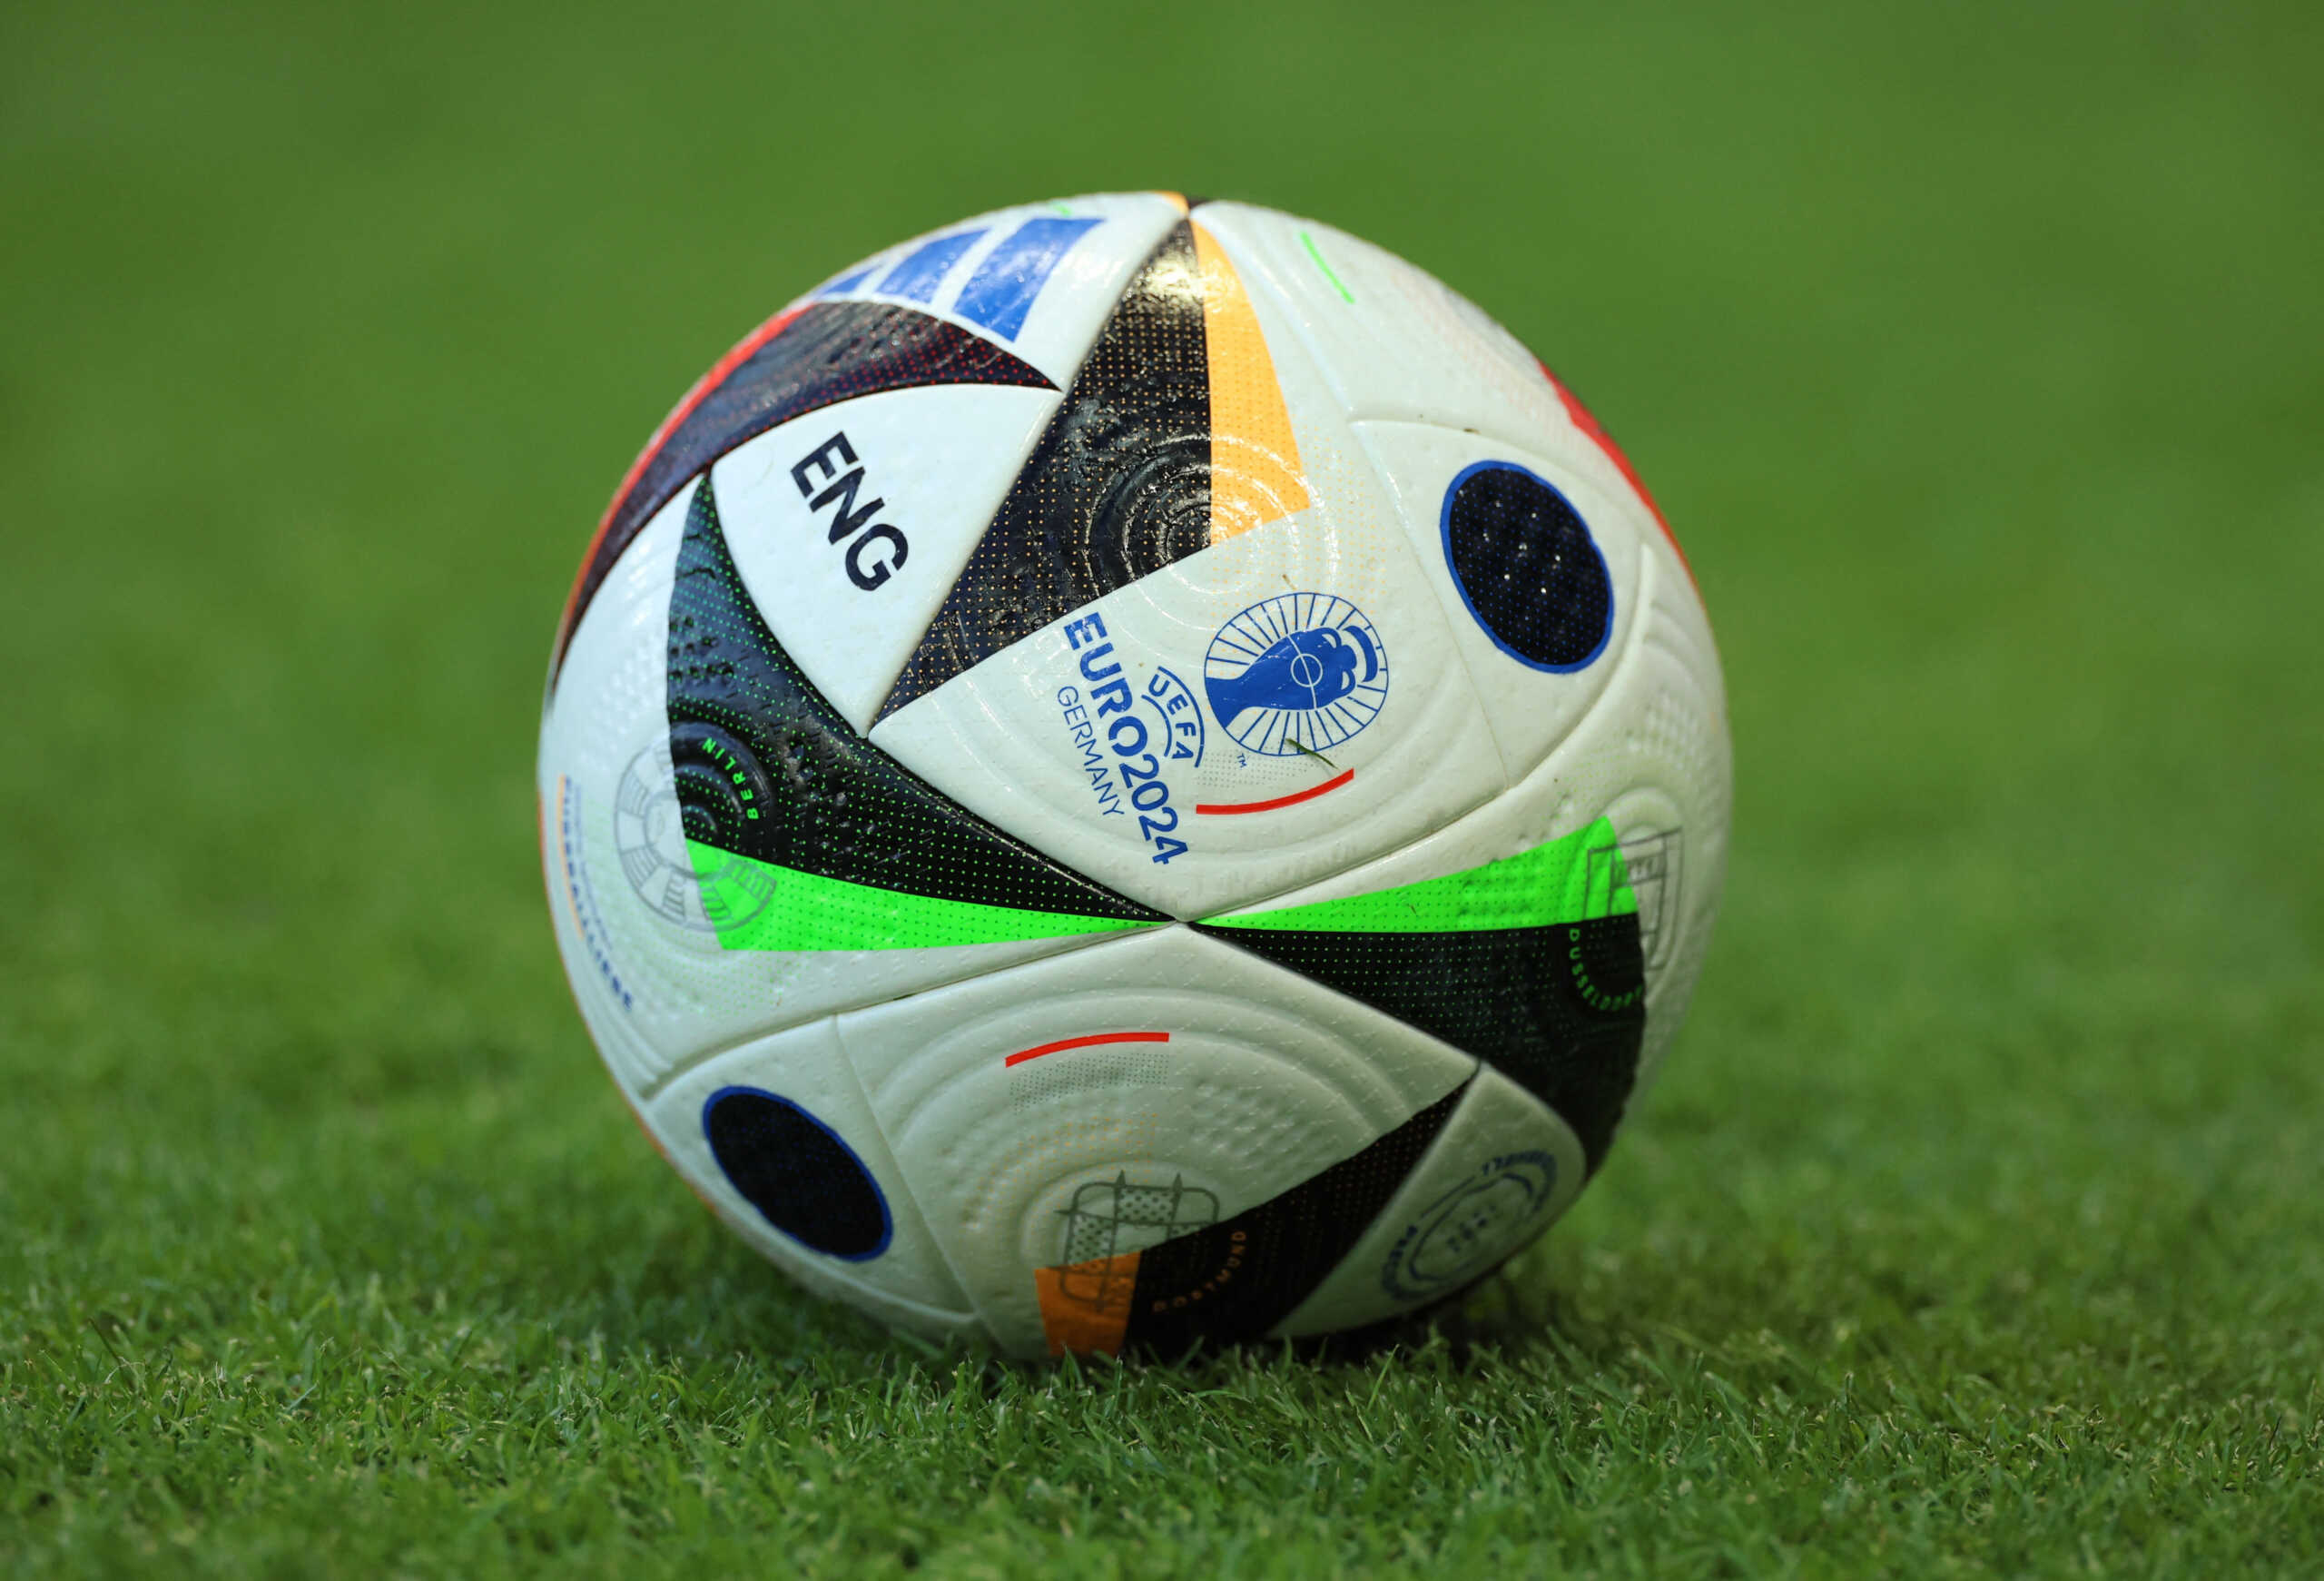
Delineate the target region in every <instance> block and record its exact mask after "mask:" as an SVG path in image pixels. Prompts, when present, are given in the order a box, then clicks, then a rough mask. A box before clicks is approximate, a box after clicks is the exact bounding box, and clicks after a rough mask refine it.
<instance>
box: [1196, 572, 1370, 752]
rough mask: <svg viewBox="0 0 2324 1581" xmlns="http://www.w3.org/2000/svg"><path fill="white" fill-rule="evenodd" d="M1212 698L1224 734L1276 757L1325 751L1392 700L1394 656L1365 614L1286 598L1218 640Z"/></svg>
mask: <svg viewBox="0 0 2324 1581" xmlns="http://www.w3.org/2000/svg"><path fill="white" fill-rule="evenodd" d="M1202 685H1203V691H1204V693H1205V694H1206V696H1207V697H1209V698H1210V711H1211V713H1212V714H1214V715H1215V716H1217V719H1218V724H1219V727H1220V728H1221V729H1223V730H1225V731H1226V733H1227V734H1228V735H1229V736H1233V737H1234V738H1235V739H1236V741H1238V742H1240V743H1241V744H1242V745H1243V746H1245V747H1246V748H1247V749H1248V750H1250V751H1252V752H1256V753H1259V754H1261V755H1262V756H1267V757H1290V756H1294V755H1295V754H1300V753H1307V752H1321V751H1323V750H1324V749H1325V748H1327V747H1331V746H1337V745H1338V744H1339V743H1341V742H1343V741H1345V740H1346V739H1347V738H1348V737H1349V736H1353V735H1354V734H1355V733H1356V732H1357V731H1359V730H1361V729H1363V728H1364V726H1366V725H1369V724H1371V723H1372V721H1373V718H1374V716H1376V715H1377V714H1378V713H1379V712H1380V708H1381V705H1383V704H1384V703H1385V702H1386V701H1387V700H1388V649H1387V647H1386V646H1385V645H1384V643H1382V642H1381V640H1380V634H1379V632H1377V631H1375V630H1374V629H1373V626H1372V622H1371V621H1369V620H1367V619H1365V618H1364V611H1362V610H1361V609H1358V608H1356V607H1355V606H1354V605H1353V604H1351V603H1349V602H1348V601H1347V600H1346V599H1344V598H1339V597H1337V596H1336V595H1334V594H1331V593H1278V594H1277V595H1275V597H1274V598H1268V599H1265V600H1263V601H1261V602H1259V603H1256V604H1254V605H1252V606H1251V607H1250V608H1248V609H1246V610H1244V611H1243V612H1242V613H1241V614H1240V615H1237V616H1236V617H1235V618H1233V619H1232V620H1229V621H1228V622H1227V623H1226V625H1224V626H1222V627H1219V628H1218V635H1217V636H1216V637H1212V638H1211V639H1210V651H1209V653H1207V654H1206V655H1205V656H1204V658H1203V663H1202Z"/></svg>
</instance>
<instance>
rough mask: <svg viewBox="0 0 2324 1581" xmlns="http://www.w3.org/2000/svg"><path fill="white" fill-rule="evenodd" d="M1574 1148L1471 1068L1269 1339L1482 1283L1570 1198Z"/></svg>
mask: <svg viewBox="0 0 2324 1581" xmlns="http://www.w3.org/2000/svg"><path fill="white" fill-rule="evenodd" d="M1585 1173H1586V1171H1585V1169H1584V1166H1583V1162H1582V1150H1581V1142H1580V1141H1579V1140H1577V1139H1576V1137H1575V1136H1574V1134H1573V1132H1572V1131H1571V1129H1569V1128H1568V1127H1567V1126H1566V1124H1565V1123H1564V1122H1562V1121H1561V1120H1559V1119H1558V1117H1557V1116H1556V1115H1555V1114H1553V1113H1551V1112H1550V1111H1549V1110H1548V1109H1546V1108H1544V1107H1543V1106H1542V1105H1541V1102H1540V1101H1539V1100H1537V1099H1535V1098H1534V1097H1532V1095H1531V1094H1530V1093H1528V1092H1525V1091H1524V1090H1522V1089H1521V1088H1520V1087H1519V1086H1518V1085H1517V1084H1516V1083H1515V1082H1511V1081H1509V1080H1508V1079H1507V1078H1505V1077H1503V1076H1501V1075H1499V1074H1497V1073H1496V1072H1493V1071H1492V1070H1491V1069H1490V1068H1488V1069H1485V1070H1482V1071H1480V1072H1477V1076H1476V1079H1475V1080H1474V1081H1473V1082H1471V1083H1470V1084H1469V1085H1468V1087H1467V1088H1466V1089H1464V1090H1463V1092H1462V1094H1461V1102H1460V1105H1459V1107H1458V1108H1456V1109H1455V1110H1454V1111H1453V1112H1452V1115H1451V1117H1450V1118H1449V1119H1448V1120H1447V1121H1446V1122H1445V1123H1444V1127H1443V1130H1442V1131H1440V1132H1439V1133H1438V1134H1437V1136H1436V1138H1435V1140H1434V1141H1433V1143H1432V1144H1431V1145H1430V1147H1429V1149H1428V1151H1427V1153H1426V1154H1425V1156H1423V1158H1422V1159H1421V1161H1419V1163H1418V1164H1416V1165H1415V1166H1414V1167H1413V1169H1412V1171H1410V1172H1409V1173H1408V1174H1407V1175H1406V1176H1405V1178H1404V1179H1403V1182H1402V1183H1401V1185H1400V1186H1399V1188H1398V1190H1397V1191H1396V1192H1395V1195H1394V1196H1393V1199H1391V1200H1390V1201H1388V1202H1387V1203H1386V1204H1385V1205H1384V1207H1383V1208H1382V1209H1381V1210H1380V1212H1379V1213H1378V1214H1377V1215H1375V1216H1374V1218H1373V1220H1371V1223H1370V1224H1369V1226H1368V1227H1367V1228H1366V1229H1365V1230H1364V1234H1363V1236H1362V1237H1361V1238H1360V1239H1359V1240H1357V1241H1356V1242H1355V1243H1354V1246H1353V1247H1351V1248H1350V1249H1349V1250H1348V1252H1347V1254H1346V1255H1345V1256H1344V1258H1343V1259H1342V1260H1340V1262H1339V1263H1338V1265H1337V1266H1336V1267H1335V1268H1334V1270H1332V1272H1331V1274H1330V1275H1329V1277H1327V1278H1326V1279H1324V1280H1323V1281H1322V1282H1321V1283H1320V1284H1318V1285H1317V1286H1316V1287H1315V1292H1314V1293H1313V1294H1312V1295H1310V1296H1309V1297H1308V1298H1307V1299H1305V1300H1304V1301H1302V1302H1301V1303H1300V1304H1299V1307H1298V1308H1297V1309H1296V1310H1295V1311H1293V1312H1292V1313H1291V1314H1290V1315H1289V1316H1288V1317H1286V1318H1285V1319H1284V1320H1283V1321H1282V1322H1281V1323H1280V1324H1278V1325H1277V1326H1276V1328H1275V1333H1276V1334H1278V1335H1286V1336H1298V1335H1304V1334H1326V1333H1330V1332H1332V1331H1334V1330H1335V1329H1354V1328H1360V1327H1362V1326H1363V1325H1364V1324H1367V1323H1377V1322H1381V1321H1384V1320H1385V1319H1389V1318H1393V1317H1395V1316H1397V1315H1399V1314H1400V1313H1403V1312H1409V1311H1412V1310H1414V1309H1417V1308H1420V1307H1424V1306H1426V1305H1428V1304H1429V1303H1430V1302H1432V1301H1438V1300H1442V1299H1444V1298H1445V1297H1447V1296H1450V1295H1452V1294H1454V1293H1456V1292H1457V1291H1459V1290H1461V1289H1462V1288H1463V1287H1464V1286H1466V1285H1468V1284H1470V1283H1472V1282H1473V1281H1474V1280H1478V1279H1481V1278H1482V1277H1483V1276H1484V1275H1485V1274H1487V1273H1489V1272H1491V1271H1492V1270H1493V1269H1495V1268H1497V1267H1499V1266H1500V1265H1501V1264H1502V1262H1504V1261H1506V1260H1508V1259H1509V1258H1510V1257H1511V1256H1512V1255H1513V1254H1515V1253H1516V1252H1517V1251H1518V1250H1521V1249H1522V1248H1523V1247H1524V1246H1525V1245H1526V1244H1527V1243H1528V1242H1530V1241H1531V1240H1533V1239H1535V1238H1536V1237H1537V1236H1539V1235H1540V1234H1541V1231H1543V1230H1547V1229H1548V1228H1549V1227H1550V1225H1551V1224H1552V1223H1553V1222H1555V1221H1556V1220H1557V1219H1558V1217H1559V1215H1561V1214H1562V1213H1563V1212H1564V1211H1565V1210H1566V1209H1567V1208H1568V1207H1570V1206H1571V1205H1572V1202H1573V1200H1574V1198H1576V1197H1577V1196H1579V1195H1581V1186H1582V1181H1583V1179H1584V1177H1585Z"/></svg>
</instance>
